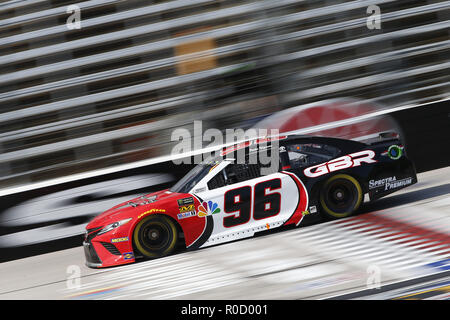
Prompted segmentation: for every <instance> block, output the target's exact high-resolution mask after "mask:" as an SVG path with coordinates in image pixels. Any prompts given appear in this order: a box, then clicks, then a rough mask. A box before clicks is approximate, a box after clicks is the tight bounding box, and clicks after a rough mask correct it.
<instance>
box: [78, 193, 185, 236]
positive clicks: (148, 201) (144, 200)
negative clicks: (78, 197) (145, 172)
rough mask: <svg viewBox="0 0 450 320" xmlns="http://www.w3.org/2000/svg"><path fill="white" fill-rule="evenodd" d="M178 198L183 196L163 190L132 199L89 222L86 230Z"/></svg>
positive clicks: (134, 214)
mask: <svg viewBox="0 0 450 320" xmlns="http://www.w3.org/2000/svg"><path fill="white" fill-rule="evenodd" d="M180 196H183V195H182V194H180V193H175V192H171V191H169V189H165V190H162V191H157V192H153V193H149V194H145V195H143V196H139V197H136V198H133V199H131V200H128V201H125V202H122V203H120V204H118V205H116V206H114V207H112V208H111V209H108V210H106V211H104V212H103V213H101V214H99V215H98V216H96V217H95V218H94V219H93V220H92V221H91V222H89V224H88V225H87V227H86V228H88V229H91V228H96V227H99V226H104V225H106V224H109V223H113V222H115V221H119V220H121V219H126V218H133V217H135V216H137V215H138V214H139V213H141V212H143V211H147V210H150V209H152V208H154V207H158V208H164V204H165V203H166V202H167V201H169V200H172V199H174V198H179V197H180Z"/></svg>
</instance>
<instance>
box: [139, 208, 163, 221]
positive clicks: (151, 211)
mask: <svg viewBox="0 0 450 320" xmlns="http://www.w3.org/2000/svg"><path fill="white" fill-rule="evenodd" d="M157 212H161V213H164V212H166V210H165V209H150V210H148V211H145V212H144V213H141V214H140V215H139V216H138V219H140V218H142V217H143V216H145V215H147V214H149V213H157Z"/></svg>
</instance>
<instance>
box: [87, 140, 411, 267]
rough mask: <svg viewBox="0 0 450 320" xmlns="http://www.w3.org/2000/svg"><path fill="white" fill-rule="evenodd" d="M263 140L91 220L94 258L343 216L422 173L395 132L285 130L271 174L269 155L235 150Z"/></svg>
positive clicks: (150, 252)
mask: <svg viewBox="0 0 450 320" xmlns="http://www.w3.org/2000/svg"><path fill="white" fill-rule="evenodd" d="M259 142H260V141H259V140H254V141H249V142H248V143H244V144H241V145H238V146H234V147H231V148H228V149H226V150H224V151H223V152H222V154H221V156H220V157H217V158H215V159H210V160H208V161H205V162H204V163H201V164H199V165H197V166H196V167H195V168H194V169H192V170H191V171H190V172H189V173H188V174H187V175H186V176H185V177H184V178H182V179H181V180H180V181H178V183H176V184H175V185H174V186H173V187H172V188H170V189H167V190H162V191H159V192H155V193H151V194H146V195H143V196H141V197H138V198H135V199H132V200H130V201H127V202H125V203H122V204H119V205H117V206H115V207H113V208H111V209H109V210H107V211H106V212H104V213H102V214H100V215H99V216H97V217H95V218H94V219H93V220H92V221H91V222H90V223H89V224H88V225H87V227H86V234H85V239H84V243H83V244H84V249H85V255H86V264H87V265H88V266H89V267H109V266H115V265H121V264H126V263H131V262H134V261H135V260H136V259H137V258H138V257H143V258H157V257H161V256H165V255H168V254H170V253H172V252H173V251H174V250H175V248H176V247H177V246H178V245H179V246H184V247H186V248H188V249H195V248H200V247H206V246H211V245H215V244H220V243H224V242H229V241H233V240H237V239H242V238H247V237H251V236H253V235H254V234H255V233H257V232H260V231H265V230H267V229H272V228H276V227H280V226H284V225H296V226H298V225H300V224H301V222H302V221H305V220H308V217H310V216H321V217H325V218H328V219H337V218H343V217H347V216H349V215H351V214H353V213H354V212H355V211H356V210H357V209H358V208H359V207H360V205H361V203H362V202H363V198H364V194H368V196H369V199H370V200H374V199H377V198H380V197H382V196H384V195H387V194H389V193H392V192H394V191H397V190H399V189H401V188H404V187H407V186H409V185H412V184H414V183H416V182H417V178H416V172H415V169H414V166H413V164H412V162H411V161H410V160H409V159H408V158H407V157H406V154H405V150H404V147H403V145H402V144H401V142H400V140H398V137H397V136H395V135H384V136H379V137H376V138H375V139H373V140H371V141H365V142H357V141H353V140H345V139H337V138H326V137H307V136H282V137H278V138H277V145H276V149H275V148H273V147H272V146H269V148H272V149H271V152H277V153H278V156H279V157H277V159H279V163H277V165H276V166H274V168H275V169H274V170H273V171H272V172H269V174H267V173H265V174H262V170H261V168H262V167H264V165H263V164H262V163H260V162H257V163H250V161H247V162H246V161H244V162H243V163H238V162H237V161H235V159H233V158H231V157H229V156H228V155H229V154H230V153H233V152H235V151H236V152H237V150H238V149H241V148H242V149H243V150H244V154H245V156H246V157H245V159H250V157H249V156H250V155H251V154H252V153H259V152H262V150H263V149H262V148H261V149H260V148H259V145H260V143H259ZM264 142H267V140H265V141H264ZM264 150H265V151H267V146H265V148H264ZM226 155H227V156H226ZM257 159H259V157H258V158H257ZM266 169H267V168H266Z"/></svg>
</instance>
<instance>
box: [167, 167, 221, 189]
mask: <svg viewBox="0 0 450 320" xmlns="http://www.w3.org/2000/svg"><path fill="white" fill-rule="evenodd" d="M214 165H215V164H214V163H211V164H206V163H201V164H199V165H197V166H196V167H194V168H193V169H192V170H191V171H189V172H188V174H186V175H185V176H184V177H183V178H182V179H181V180H180V181H178V182H177V183H176V184H175V185H174V186H173V187H172V188H170V191H172V192H177V193H188V192H189V191H190V190H191V189H192V188H193V187H194V186H195V185H196V184H197V183H199V182H200V180H202V179H203V178H204V177H205V176H206V175H207V174H208V172H209V171H210V170H211V169H212V167H213V166H214Z"/></svg>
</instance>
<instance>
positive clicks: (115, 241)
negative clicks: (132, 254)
mask: <svg viewBox="0 0 450 320" xmlns="http://www.w3.org/2000/svg"><path fill="white" fill-rule="evenodd" d="M125 241H128V237H122V238H114V239H111V243H118V242H125Z"/></svg>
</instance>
